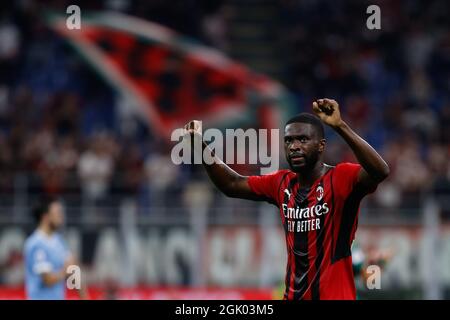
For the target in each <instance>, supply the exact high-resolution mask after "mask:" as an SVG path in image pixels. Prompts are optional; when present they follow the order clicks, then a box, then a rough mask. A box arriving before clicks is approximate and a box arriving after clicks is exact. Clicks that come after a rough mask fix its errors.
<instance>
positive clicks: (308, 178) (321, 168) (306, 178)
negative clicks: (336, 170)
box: [297, 160, 326, 187]
mask: <svg viewBox="0 0 450 320" xmlns="http://www.w3.org/2000/svg"><path fill="white" fill-rule="evenodd" d="M325 170H326V167H325V164H324V163H323V162H322V161H320V160H319V161H317V162H316V164H315V165H314V167H313V168H312V169H305V170H304V171H302V172H297V179H298V182H299V184H300V186H302V187H310V186H312V185H313V184H314V182H315V181H316V180H317V179H319V178H320V177H321V176H322V175H323V174H324V173H325Z"/></svg>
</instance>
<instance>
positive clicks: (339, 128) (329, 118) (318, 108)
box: [313, 99, 389, 190]
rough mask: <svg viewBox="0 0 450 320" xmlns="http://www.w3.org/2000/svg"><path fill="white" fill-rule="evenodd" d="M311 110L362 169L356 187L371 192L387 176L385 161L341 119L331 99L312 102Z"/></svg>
mask: <svg viewBox="0 0 450 320" xmlns="http://www.w3.org/2000/svg"><path fill="white" fill-rule="evenodd" d="M313 110H314V112H315V113H316V115H317V116H319V117H320V119H321V120H322V121H323V122H324V123H325V124H327V125H329V126H330V127H332V128H333V129H334V130H335V131H336V132H337V133H338V134H339V135H340V136H341V137H342V138H343V139H344V140H345V141H346V142H347V144H348V145H349V146H350V148H351V149H352V151H353V153H354V154H355V156H356V158H357V159H358V162H359V163H360V164H361V166H362V169H361V171H360V172H359V175H358V185H360V186H361V187H362V188H364V189H367V190H372V189H373V188H374V187H375V186H376V185H378V184H379V183H380V182H381V181H383V180H384V179H386V177H387V176H388V175H389V166H388V165H387V163H386V161H384V160H383V158H382V157H381V156H380V155H379V154H378V153H377V152H376V151H375V149H374V148H372V147H371V146H370V145H369V144H368V143H367V142H366V141H365V140H364V139H363V138H361V137H360V136H359V135H358V134H356V133H355V132H354V131H353V130H352V129H351V128H350V127H349V126H348V125H347V123H345V121H344V120H342V118H341V114H340V111H339V104H338V103H337V102H336V101H335V100H332V99H319V100H317V101H315V102H313Z"/></svg>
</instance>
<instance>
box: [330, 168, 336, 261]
mask: <svg viewBox="0 0 450 320" xmlns="http://www.w3.org/2000/svg"><path fill="white" fill-rule="evenodd" d="M333 174H334V170H333V171H332V172H331V174H330V186H331V212H330V214H331V216H330V220H331V256H332V257H333V256H334V250H335V247H334V211H335V209H334V186H333ZM332 262H333V261H332Z"/></svg>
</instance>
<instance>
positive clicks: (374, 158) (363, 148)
mask: <svg viewBox="0 0 450 320" xmlns="http://www.w3.org/2000/svg"><path fill="white" fill-rule="evenodd" d="M333 128H334V130H335V131H336V132H337V133H338V134H339V135H340V136H341V137H342V138H343V139H344V140H345V141H346V142H347V144H348V145H349V146H350V148H351V149H352V151H353V153H354V154H355V156H356V158H357V159H358V162H359V163H360V164H361V166H362V167H363V168H364V170H366V172H367V173H368V174H369V175H370V176H371V178H373V179H375V180H377V181H381V180H383V179H385V178H386V177H387V176H388V174H389V166H388V165H387V163H386V162H385V161H384V160H383V158H382V157H381V156H380V155H379V154H378V153H377V152H376V151H375V149H374V148H372V147H371V146H370V145H369V144H368V143H367V142H366V141H365V140H364V139H363V138H361V137H360V136H359V135H358V134H356V133H355V132H354V131H353V130H352V129H351V128H350V127H349V126H348V125H347V124H346V123H345V122H344V121H342V122H341V123H340V124H339V125H337V126H335V127H333Z"/></svg>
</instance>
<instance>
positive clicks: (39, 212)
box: [33, 196, 59, 223]
mask: <svg viewBox="0 0 450 320" xmlns="http://www.w3.org/2000/svg"><path fill="white" fill-rule="evenodd" d="M58 201H59V199H58V198H56V197H52V196H41V197H40V198H39V199H37V200H36V202H35V203H34V205H33V216H34V218H35V219H36V222H37V223H40V222H41V219H42V217H43V216H44V214H46V213H47V212H48V210H50V206H51V205H52V203H54V202H58Z"/></svg>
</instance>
